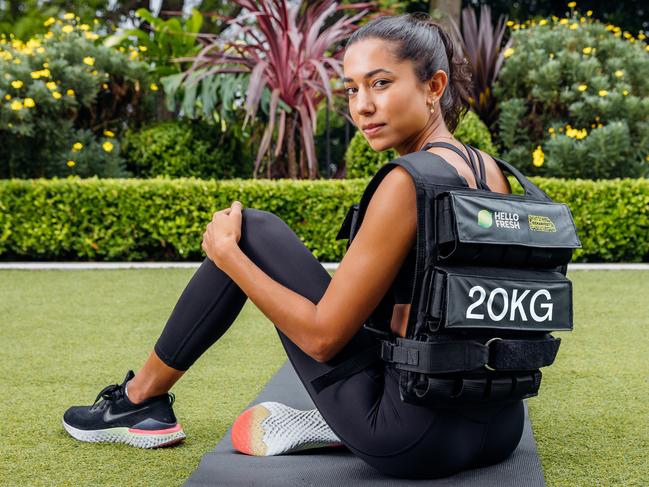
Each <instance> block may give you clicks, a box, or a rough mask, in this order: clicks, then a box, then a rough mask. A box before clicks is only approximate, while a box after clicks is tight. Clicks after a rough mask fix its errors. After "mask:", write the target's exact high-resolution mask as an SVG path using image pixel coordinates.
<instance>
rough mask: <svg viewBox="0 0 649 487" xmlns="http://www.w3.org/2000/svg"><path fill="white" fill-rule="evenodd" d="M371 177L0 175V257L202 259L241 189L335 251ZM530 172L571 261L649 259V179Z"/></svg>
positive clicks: (251, 201)
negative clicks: (569, 227)
mask: <svg viewBox="0 0 649 487" xmlns="http://www.w3.org/2000/svg"><path fill="white" fill-rule="evenodd" d="M368 181H369V179H367V178H363V179H349V180H326V181H301V180H272V181H269V180H246V179H232V180H226V181H209V180H200V179H195V178H181V179H164V178H155V179H148V180H147V179H98V178H89V179H78V178H69V179H31V180H20V179H9V180H1V181H0V260H5V261H7V260H101V261H116V260H117V261H119V260H122V261H124V260H125V261H143V260H193V261H196V260H201V259H202V258H204V254H203V251H202V249H201V245H200V243H201V240H202V235H203V232H204V231H205V227H206V225H207V223H209V221H210V219H211V217H212V213H213V212H214V211H217V210H220V209H223V208H226V207H229V206H230V204H231V202H232V201H234V200H235V199H238V200H240V201H241V202H242V203H243V205H244V208H245V207H254V208H259V209H263V210H267V211H271V212H273V213H275V214H277V215H278V216H279V217H281V218H282V219H283V220H284V221H285V222H286V223H287V224H288V225H289V226H290V227H291V228H292V229H293V230H294V231H295V232H296V233H297V234H298V236H299V237H300V239H301V240H302V241H303V242H304V244H305V245H306V246H307V247H308V248H309V249H311V251H312V252H313V253H314V255H315V256H316V257H317V258H318V259H319V260H320V261H339V260H340V259H341V258H342V256H343V254H344V251H345V244H346V240H338V241H337V240H335V236H336V233H337V232H338V228H339V227H340V224H341V222H342V220H343V217H344V216H345V213H346V211H347V209H348V208H349V206H350V205H351V204H352V203H353V202H356V201H358V199H359V198H360V196H361V194H362V192H363V190H364V188H365V186H366V185H367V183H368ZM533 181H534V182H535V183H536V184H538V185H539V186H540V187H541V188H542V189H543V190H544V191H546V192H547V193H548V194H549V195H550V196H551V197H552V198H554V199H555V200H557V201H563V202H565V203H567V204H568V205H569V206H570V208H571V210H572V213H573V215H574V218H575V222H576V224H577V228H578V230H579V235H580V238H581V241H582V244H583V249H580V250H578V251H577V252H575V254H574V260H575V261H582V262H583V261H628V262H638V261H647V260H649V239H648V238H647V235H649V212H648V211H647V208H649V180H646V179H638V180H635V179H622V180H619V179H618V180H606V181H588V180H561V179H542V178H533Z"/></svg>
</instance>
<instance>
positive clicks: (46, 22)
mask: <svg viewBox="0 0 649 487" xmlns="http://www.w3.org/2000/svg"><path fill="white" fill-rule="evenodd" d="M54 22H56V19H55V18H54V17H50V18H49V19H47V20H46V21H45V22H43V25H44V26H45V27H49V26H50V25H52V24H53V23H54Z"/></svg>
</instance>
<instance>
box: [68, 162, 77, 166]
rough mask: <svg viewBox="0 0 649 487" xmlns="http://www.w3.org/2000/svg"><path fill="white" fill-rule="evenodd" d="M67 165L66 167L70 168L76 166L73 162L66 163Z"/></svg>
mask: <svg viewBox="0 0 649 487" xmlns="http://www.w3.org/2000/svg"><path fill="white" fill-rule="evenodd" d="M67 164H68V167H72V166H74V165H75V164H76V162H74V161H68V163H67Z"/></svg>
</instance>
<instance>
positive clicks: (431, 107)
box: [430, 100, 435, 113]
mask: <svg viewBox="0 0 649 487" xmlns="http://www.w3.org/2000/svg"><path fill="white" fill-rule="evenodd" d="M430 113H435V100H433V101H432V103H431V104H430Z"/></svg>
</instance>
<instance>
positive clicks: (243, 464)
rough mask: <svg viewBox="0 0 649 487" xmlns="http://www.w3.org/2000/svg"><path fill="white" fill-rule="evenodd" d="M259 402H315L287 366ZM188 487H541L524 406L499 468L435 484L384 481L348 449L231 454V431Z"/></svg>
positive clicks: (295, 404) (205, 459)
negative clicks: (518, 434)
mask: <svg viewBox="0 0 649 487" xmlns="http://www.w3.org/2000/svg"><path fill="white" fill-rule="evenodd" d="M263 401H277V402H283V403H284V404H287V405H289V406H291V407H294V408H296V409H303V410H305V409H312V408H314V405H313V402H312V401H311V398H310V397H309V395H308V393H307V392H306V389H304V386H303V385H302V383H301V382H300V379H299V378H298V377H297V375H296V374H295V371H294V370H293V367H292V366H291V364H290V363H288V362H287V363H286V364H284V366H283V367H282V368H281V369H280V370H279V372H277V374H276V375H275V376H274V377H273V378H272V379H271V380H270V381H269V382H268V384H266V387H265V388H264V389H263V390H262V391H261V393H260V394H259V396H258V397H257V398H256V399H255V400H254V401H252V403H250V405H249V406H252V405H254V404H258V403H260V402H263ZM184 485H185V486H186V487H200V486H227V487H244V486H246V487H248V486H264V487H273V486H277V487H293V486H295V487H298V486H299V487H306V486H313V487H321V486H322V487H343V486H347V485H353V486H354V487H370V486H371V487H375V486H376V487H384V486H385V487H405V486H415V485H416V486H426V487H428V486H430V487H438V486H454V487H507V486H512V487H513V486H516V487H518V486H526V487H545V482H544V480H543V471H542V470H541V462H540V461H539V457H538V454H537V451H536V443H535V441H534V436H533V435H532V429H531V424H530V420H529V416H528V414H527V403H526V404H525V429H524V431H523V437H522V438H521V441H520V443H519V444H518V448H516V450H515V451H514V453H512V455H511V456H510V457H509V458H508V459H507V460H505V461H504V462H501V463H499V464H497V465H492V466H489V467H484V468H479V469H473V470H466V471H464V472H460V473H459V474H457V475H453V476H451V477H446V478H443V479H434V480H403V479H396V478H393V477H386V476H384V475H381V474H380V473H379V472H377V471H376V470H374V469H373V468H372V467H370V466H369V465H367V464H366V463H365V462H363V461H362V460H360V459H359V458H357V457H355V456H354V455H353V454H352V453H351V452H350V451H349V450H347V449H346V448H320V449H313V450H305V451H303V452H296V453H292V454H289V455H279V456H274V457H253V456H249V455H244V454H241V453H238V452H237V451H236V450H234V449H233V448H232V441H231V439H230V430H228V431H227V432H226V433H225V436H224V437H223V438H222V439H221V441H220V442H219V443H218V444H217V445H216V448H214V450H212V451H210V452H207V453H206V454H205V455H204V456H203V458H202V459H201V462H200V464H199V465H198V468H197V469H196V470H195V471H194V472H193V473H192V475H191V476H190V477H189V479H187V481H186V482H185V484H184Z"/></svg>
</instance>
